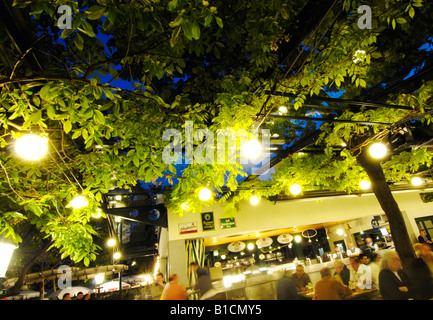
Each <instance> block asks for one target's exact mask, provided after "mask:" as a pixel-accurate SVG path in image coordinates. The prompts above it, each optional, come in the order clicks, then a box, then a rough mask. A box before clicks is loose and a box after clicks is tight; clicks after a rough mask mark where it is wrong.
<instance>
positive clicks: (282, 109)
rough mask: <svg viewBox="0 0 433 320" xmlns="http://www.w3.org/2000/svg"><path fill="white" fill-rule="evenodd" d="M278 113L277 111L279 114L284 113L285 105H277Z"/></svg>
mask: <svg viewBox="0 0 433 320" xmlns="http://www.w3.org/2000/svg"><path fill="white" fill-rule="evenodd" d="M278 113H279V114H280V115H282V114H284V113H287V107H285V106H281V107H279V108H278Z"/></svg>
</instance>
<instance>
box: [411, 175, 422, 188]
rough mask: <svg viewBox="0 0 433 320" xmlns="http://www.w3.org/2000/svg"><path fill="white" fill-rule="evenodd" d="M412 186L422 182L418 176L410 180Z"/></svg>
mask: <svg viewBox="0 0 433 320" xmlns="http://www.w3.org/2000/svg"><path fill="white" fill-rule="evenodd" d="M410 182H411V183H412V184H413V185H414V186H420V185H421V184H422V179H421V178H419V177H415V178H412V180H411V181H410Z"/></svg>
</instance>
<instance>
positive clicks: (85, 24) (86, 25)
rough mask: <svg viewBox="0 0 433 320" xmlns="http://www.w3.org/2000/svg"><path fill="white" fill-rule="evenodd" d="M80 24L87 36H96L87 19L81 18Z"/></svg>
mask: <svg viewBox="0 0 433 320" xmlns="http://www.w3.org/2000/svg"><path fill="white" fill-rule="evenodd" d="M81 25H82V26H83V28H84V31H85V32H86V34H87V35H88V36H89V37H91V38H95V37H96V36H95V32H93V27H92V25H91V24H90V23H89V22H88V21H86V20H83V21H82V23H81Z"/></svg>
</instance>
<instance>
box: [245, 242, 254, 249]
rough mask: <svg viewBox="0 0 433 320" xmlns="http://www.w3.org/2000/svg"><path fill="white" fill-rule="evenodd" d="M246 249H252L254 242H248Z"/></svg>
mask: <svg viewBox="0 0 433 320" xmlns="http://www.w3.org/2000/svg"><path fill="white" fill-rule="evenodd" d="M247 249H248V250H250V251H252V250H254V243H248V245H247Z"/></svg>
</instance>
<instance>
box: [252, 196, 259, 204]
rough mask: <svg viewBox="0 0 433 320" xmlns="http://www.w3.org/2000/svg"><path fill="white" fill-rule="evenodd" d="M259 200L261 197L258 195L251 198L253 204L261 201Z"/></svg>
mask: <svg viewBox="0 0 433 320" xmlns="http://www.w3.org/2000/svg"><path fill="white" fill-rule="evenodd" d="M259 201H260V199H259V197H257V196H252V197H251V198H250V203H251V204H252V205H253V206H255V205H257V204H258V203H259Z"/></svg>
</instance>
